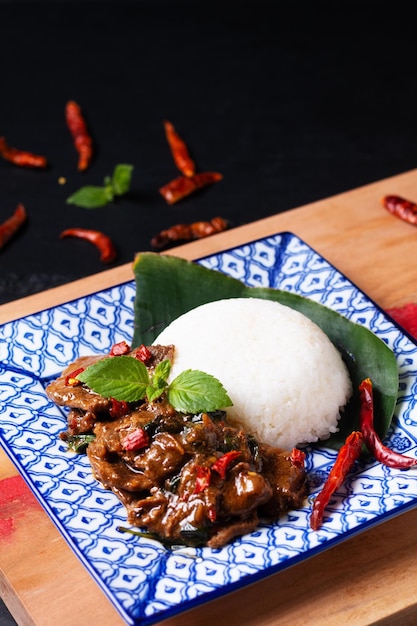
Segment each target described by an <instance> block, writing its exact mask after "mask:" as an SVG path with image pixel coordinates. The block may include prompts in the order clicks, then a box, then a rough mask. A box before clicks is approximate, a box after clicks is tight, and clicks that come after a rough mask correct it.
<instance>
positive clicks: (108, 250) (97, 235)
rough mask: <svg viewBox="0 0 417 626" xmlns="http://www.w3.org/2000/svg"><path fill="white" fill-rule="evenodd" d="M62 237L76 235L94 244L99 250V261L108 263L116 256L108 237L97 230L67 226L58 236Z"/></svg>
mask: <svg viewBox="0 0 417 626" xmlns="http://www.w3.org/2000/svg"><path fill="white" fill-rule="evenodd" d="M64 237H78V238H79V239H86V240H87V241H89V242H90V243H92V244H94V245H95V246H96V248H98V249H99V250H100V252H101V256H100V261H103V263H110V262H111V261H114V259H115V258H116V256H117V253H116V248H115V247H114V244H113V242H112V240H111V239H110V237H108V236H107V235H105V234H104V233H102V232H100V231H99V230H89V229H88V228H68V229H67V230H64V231H62V233H61V234H60V238H61V239H63V238H64Z"/></svg>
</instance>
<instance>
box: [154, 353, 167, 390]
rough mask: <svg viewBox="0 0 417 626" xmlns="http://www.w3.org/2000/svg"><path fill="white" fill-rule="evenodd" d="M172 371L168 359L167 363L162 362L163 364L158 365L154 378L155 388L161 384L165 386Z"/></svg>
mask: <svg viewBox="0 0 417 626" xmlns="http://www.w3.org/2000/svg"><path fill="white" fill-rule="evenodd" d="M170 371H171V362H170V361H169V360H168V359H165V361H161V363H158V365H157V366H156V367H155V371H154V374H153V377H152V384H153V385H155V386H158V385H161V384H162V385H164V386H165V385H166V381H167V380H168V376H169V373H170Z"/></svg>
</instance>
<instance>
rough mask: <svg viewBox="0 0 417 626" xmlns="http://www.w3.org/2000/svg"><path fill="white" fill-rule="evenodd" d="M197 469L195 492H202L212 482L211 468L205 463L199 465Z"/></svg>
mask: <svg viewBox="0 0 417 626" xmlns="http://www.w3.org/2000/svg"><path fill="white" fill-rule="evenodd" d="M196 470H197V472H196V479H195V487H194V493H201V492H202V491H204V489H206V487H208V486H209V484H210V478H211V470H210V468H209V467H204V466H203V465H198V466H197V468H196Z"/></svg>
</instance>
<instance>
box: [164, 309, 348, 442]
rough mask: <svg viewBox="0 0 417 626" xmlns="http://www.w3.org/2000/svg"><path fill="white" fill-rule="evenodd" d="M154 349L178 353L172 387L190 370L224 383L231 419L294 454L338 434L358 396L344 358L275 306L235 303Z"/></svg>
mask: <svg viewBox="0 0 417 626" xmlns="http://www.w3.org/2000/svg"><path fill="white" fill-rule="evenodd" d="M154 343H155V344H161V345H169V344H173V345H174V346H175V356H174V363H173V367H172V370H171V374H170V380H172V379H173V378H175V377H176V376H177V375H178V374H179V373H180V372H182V371H184V370H187V369H197V370H201V371H203V372H206V373H208V374H212V375H213V376H215V377H216V378H218V379H219V380H220V382H221V383H222V384H223V386H224V387H225V389H226V391H227V393H228V395H229V396H230V398H231V400H232V402H233V406H232V407H227V414H228V416H229V418H230V420H232V421H235V422H238V423H239V424H240V425H241V426H242V427H243V428H244V429H245V430H247V431H249V432H252V433H253V434H254V435H255V436H256V437H257V438H258V439H259V440H260V441H262V442H265V443H269V444H270V445H272V446H276V447H279V448H285V449H291V448H293V447H294V446H296V445H298V444H303V443H309V442H314V441H318V440H319V439H326V438H328V437H329V436H330V434H331V433H334V432H336V431H337V430H338V420H339V418H340V411H341V410H342V409H343V407H344V406H345V405H346V403H347V401H348V400H349V397H350V396H351V393H352V384H351V381H350V378H349V374H348V371H347V368H346V366H345V364H344V363H343V360H342V357H341V355H340V353H339V351H338V350H337V349H336V348H335V347H334V345H333V344H332V342H331V341H330V340H329V338H328V337H327V335H326V334H325V333H324V332H323V331H322V330H321V329H320V328H319V327H318V326H317V325H316V324H315V323H314V322H312V321H311V320H310V319H308V318H307V317H306V316H305V315H303V314H301V313H299V312H298V311H295V310H294V309H291V308H290V307H287V306H285V305H282V304H280V303H278V302H273V301H270V300H261V299H257V298H230V299H226V300H218V301H216V302H210V303H208V304H204V305H202V306H199V307H197V308H195V309H193V310H191V311H189V312H188V313H185V314H184V315H182V316H180V317H179V318H177V319H176V320H174V321H173V322H172V323H171V324H170V325H169V326H168V327H167V328H166V329H165V330H164V331H163V332H162V333H161V334H160V335H159V336H158V337H157V339H156V340H155V342H154Z"/></svg>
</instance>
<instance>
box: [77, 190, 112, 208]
mask: <svg viewBox="0 0 417 626" xmlns="http://www.w3.org/2000/svg"><path fill="white" fill-rule="evenodd" d="M112 200H113V189H112V187H95V186H93V185H87V186H86V187H81V189H79V190H78V191H76V192H75V193H73V194H72V195H71V196H69V198H67V200H66V203H67V204H75V206H79V207H82V208H83V209H97V208H99V207H102V206H105V205H106V204H108V203H109V202H111V201H112Z"/></svg>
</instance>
